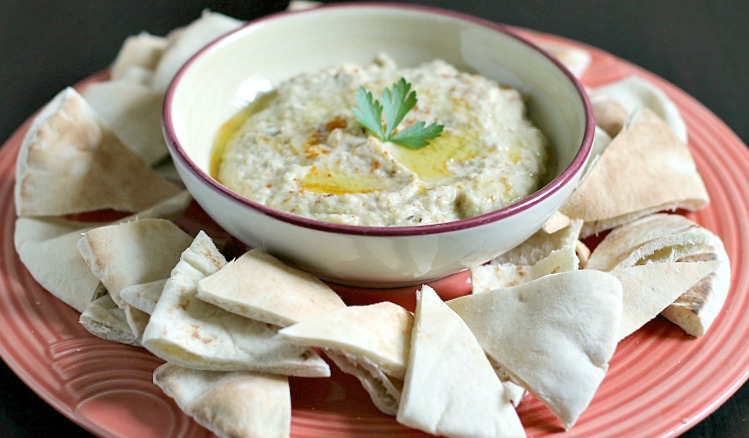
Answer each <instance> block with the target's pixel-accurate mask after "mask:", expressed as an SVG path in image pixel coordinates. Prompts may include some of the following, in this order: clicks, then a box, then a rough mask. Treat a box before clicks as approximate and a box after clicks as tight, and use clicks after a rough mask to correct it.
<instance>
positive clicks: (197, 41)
mask: <svg viewBox="0 0 749 438" xmlns="http://www.w3.org/2000/svg"><path fill="white" fill-rule="evenodd" d="M242 23H243V22H242V21H240V20H236V19H234V18H231V17H228V16H226V15H222V14H219V13H216V12H210V11H204V12H203V14H202V15H201V16H200V18H198V19H197V20H195V21H193V22H192V23H190V24H188V25H187V26H185V27H184V28H181V29H178V30H177V31H175V32H172V33H171V34H170V35H169V36H168V40H169V41H168V45H167V47H166V48H165V49H164V53H163V54H162V56H161V59H159V63H158V65H157V66H156V71H155V73H154V76H153V82H152V83H151V86H152V87H153V89H155V90H158V91H162V92H164V91H166V89H167V87H168V86H169V83H170V82H171V81H172V79H173V78H174V75H176V74H177V71H178V70H179V69H180V68H181V67H182V65H183V64H184V63H185V62H186V61H187V60H188V59H190V57H191V56H192V55H194V54H195V53H197V52H198V50H200V49H202V48H203V47H204V46H205V45H207V44H208V43H210V42H211V41H213V40H214V39H216V38H218V37H219V36H221V35H223V34H225V33H228V32H230V31H232V30H234V29H237V28H238V27H239V26H241V25H242Z"/></svg>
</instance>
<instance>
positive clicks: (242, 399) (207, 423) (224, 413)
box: [153, 363, 291, 438]
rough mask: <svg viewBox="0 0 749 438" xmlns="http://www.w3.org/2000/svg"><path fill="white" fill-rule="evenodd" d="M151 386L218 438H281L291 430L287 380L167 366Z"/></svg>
mask: <svg viewBox="0 0 749 438" xmlns="http://www.w3.org/2000/svg"><path fill="white" fill-rule="evenodd" d="M153 382H154V383H155V384H156V385H158V386H159V387H160V388H161V389H162V390H163V391H164V393H165V394H166V395H168V396H169V397H171V398H173V399H174V401H175V402H177V405H178V406H179V407H180V409H182V411H183V412H185V413H186V414H187V415H189V416H190V417H192V418H194V419H195V421H196V422H197V423H198V424H200V425H202V426H203V427H205V428H206V429H208V430H210V431H211V432H213V433H215V434H216V435H217V436H219V437H257V438H261V437H262V438H285V437H288V436H289V434H290V429H291V395H290V391H289V381H288V378H287V377H286V376H278V375H268V374H258V373H252V372H218V371H199V370H192V369H189V368H183V367H180V366H178V365H174V364H170V363H166V364H164V365H161V366H159V367H158V368H156V370H155V371H154V374H153Z"/></svg>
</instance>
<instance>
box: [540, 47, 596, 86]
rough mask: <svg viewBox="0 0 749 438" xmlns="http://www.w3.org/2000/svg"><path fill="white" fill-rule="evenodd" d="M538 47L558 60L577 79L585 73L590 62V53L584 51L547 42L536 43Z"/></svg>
mask: <svg viewBox="0 0 749 438" xmlns="http://www.w3.org/2000/svg"><path fill="white" fill-rule="evenodd" d="M538 45H539V47H541V48H542V49H544V50H546V51H547V52H549V53H550V54H551V55H552V56H553V57H555V58H556V59H558V60H559V62H561V63H562V65H564V66H565V67H567V69H568V70H569V71H570V72H572V74H573V75H575V76H576V77H578V78H579V77H581V76H582V75H583V73H585V71H586V70H587V69H588V67H589V66H590V62H591V61H592V57H591V55H590V52H588V51H587V50H584V49H579V48H577V47H571V46H568V45H566V44H558V43H553V42H548V41H541V42H538Z"/></svg>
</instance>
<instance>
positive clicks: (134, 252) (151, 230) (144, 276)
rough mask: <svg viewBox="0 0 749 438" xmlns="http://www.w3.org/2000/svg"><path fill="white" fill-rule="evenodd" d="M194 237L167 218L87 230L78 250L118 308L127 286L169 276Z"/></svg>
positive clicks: (142, 220)
mask: <svg viewBox="0 0 749 438" xmlns="http://www.w3.org/2000/svg"><path fill="white" fill-rule="evenodd" d="M192 240H193V239H192V237H191V236H190V235H189V234H187V233H185V232H184V231H182V230H181V229H180V228H179V227H178V226H177V225H175V224H174V222H171V221H168V220H166V219H141V220H136V221H132V222H124V223H120V224H115V225H108V226H104V227H99V228H94V229H92V230H89V231H87V232H86V233H85V234H84V235H83V237H82V238H81V239H80V240H79V242H78V250H79V252H80V254H81V256H82V257H83V259H84V260H85V261H86V263H87V264H88V266H89V268H90V269H91V272H93V273H94V275H95V276H96V277H97V278H98V279H99V280H100V281H101V282H102V284H104V286H105V287H106V288H107V291H108V292H109V294H110V295H111V296H112V300H114V302H115V303H116V304H117V305H118V306H121V307H122V306H124V302H123V301H122V299H121V298H120V291H121V290H122V289H124V288H125V287H127V286H132V285H135V284H141V283H148V282H151V281H155V280H161V279H165V278H168V277H169V273H170V272H171V270H172V268H174V265H176V264H177V262H178V261H179V258H180V255H181V254H182V251H184V250H185V249H186V248H187V247H189V246H190V243H192Z"/></svg>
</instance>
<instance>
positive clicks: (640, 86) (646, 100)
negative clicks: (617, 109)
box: [590, 76, 687, 144]
mask: <svg viewBox="0 0 749 438" xmlns="http://www.w3.org/2000/svg"><path fill="white" fill-rule="evenodd" d="M590 96H591V101H595V100H598V99H599V98H601V97H605V98H608V99H611V100H614V101H615V102H617V103H619V104H620V105H621V106H622V107H624V109H625V110H626V111H627V112H628V113H629V114H633V113H634V112H636V111H638V110H639V109H642V108H647V109H649V110H650V111H652V112H654V113H655V114H657V115H658V117H660V118H661V119H663V120H664V121H665V122H666V124H667V125H668V126H669V127H670V128H671V130H672V132H673V133H674V134H675V135H676V137H677V138H678V139H679V140H681V142H682V143H685V144H686V143H687V125H686V123H685V122H684V118H683V117H682V116H681V112H680V111H679V108H678V107H677V106H676V104H674V102H673V101H672V100H671V98H669V97H668V95H667V94H666V93H665V92H664V91H663V90H662V89H661V88H660V87H658V86H657V85H655V84H653V83H652V82H650V81H648V80H646V79H643V78H641V77H639V76H627V77H625V78H624V79H620V80H618V81H616V82H611V83H609V84H606V85H603V86H600V87H598V88H595V89H594V90H592V91H591V92H590Z"/></svg>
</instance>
